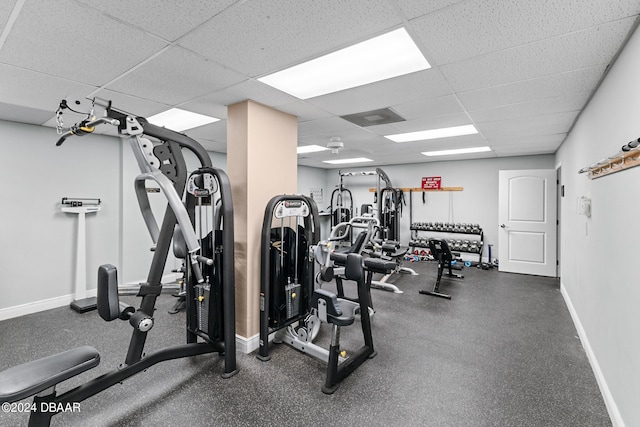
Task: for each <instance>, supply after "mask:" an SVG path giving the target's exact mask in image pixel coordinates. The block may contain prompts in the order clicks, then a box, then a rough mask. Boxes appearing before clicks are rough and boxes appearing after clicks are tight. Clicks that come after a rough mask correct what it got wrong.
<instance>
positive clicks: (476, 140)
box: [388, 134, 487, 154]
mask: <svg viewBox="0 0 640 427" xmlns="http://www.w3.org/2000/svg"><path fill="white" fill-rule="evenodd" d="M388 141H389V148H390V149H394V150H401V151H403V152H404V153H408V154H410V153H414V154H420V153H421V152H422V151H432V150H448V149H452V148H466V147H477V146H480V145H487V141H485V139H484V138H483V136H482V135H480V134H474V135H463V136H454V137H451V138H439V139H430V140H426V141H411V142H398V143H396V142H393V141H391V140H388Z"/></svg>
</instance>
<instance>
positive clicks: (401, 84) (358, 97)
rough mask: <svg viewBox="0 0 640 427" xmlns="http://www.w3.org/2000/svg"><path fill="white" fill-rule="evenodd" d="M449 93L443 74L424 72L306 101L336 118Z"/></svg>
mask: <svg viewBox="0 0 640 427" xmlns="http://www.w3.org/2000/svg"><path fill="white" fill-rule="evenodd" d="M450 93H451V91H450V90H449V88H448V86H447V84H446V82H445V81H444V79H443V78H442V76H441V74H440V73H438V72H436V71H435V70H425V71H419V72H417V73H411V74H407V75H404V76H400V77H395V78H392V79H387V80H383V81H381V82H376V83H371V84H368V85H364V86H359V87H356V88H353V89H348V90H343V91H340V92H336V93H330V94H328V95H323V96H318V97H316V98H311V99H308V100H307V102H309V103H310V104H313V105H316V106H318V107H320V108H322V109H324V110H326V111H329V112H330V113H333V114H335V115H338V116H343V115H345V114H353V113H360V112H363V111H370V110H376V109H378V108H385V107H389V106H391V105H398V104H402V103H409V102H413V101H418V100H421V99H424V98H434V97H439V96H444V95H449V94H450Z"/></svg>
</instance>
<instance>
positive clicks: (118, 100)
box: [93, 89, 169, 117]
mask: <svg viewBox="0 0 640 427" xmlns="http://www.w3.org/2000/svg"><path fill="white" fill-rule="evenodd" d="M93 96H96V97H98V98H102V99H105V100H107V101H111V102H112V107H113V108H114V109H115V110H118V111H122V112H124V113H129V114H132V115H135V116H140V117H151V116H153V115H154V114H157V113H160V112H162V111H165V110H167V109H169V105H167V104H162V103H159V102H153V101H149V100H146V99H142V98H138V97H135V96H129V95H125V94H123V93H120V92H114V91H112V90H108V89H101V90H100V91H97V92H95V93H94V94H93Z"/></svg>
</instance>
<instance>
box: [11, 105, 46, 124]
mask: <svg viewBox="0 0 640 427" xmlns="http://www.w3.org/2000/svg"><path fill="white" fill-rule="evenodd" d="M53 115H54V113H53V112H52V111H51V110H38V109H35V108H29V107H21V106H19V105H15V104H5V103H4V102H0V120H5V121H8V122H22V123H29V124H32V125H41V124H43V123H45V122H47V121H48V120H49V119H51V118H52V116H53Z"/></svg>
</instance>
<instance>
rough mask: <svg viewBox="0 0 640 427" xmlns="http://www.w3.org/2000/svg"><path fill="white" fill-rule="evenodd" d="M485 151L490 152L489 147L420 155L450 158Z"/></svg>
mask: <svg viewBox="0 0 640 427" xmlns="http://www.w3.org/2000/svg"><path fill="white" fill-rule="evenodd" d="M485 151H491V148H489V147H471V148H458V149H455V150H441V151H424V152H422V153H421V154H423V155H425V156H450V155H453V154H468V153H483V152H485Z"/></svg>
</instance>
